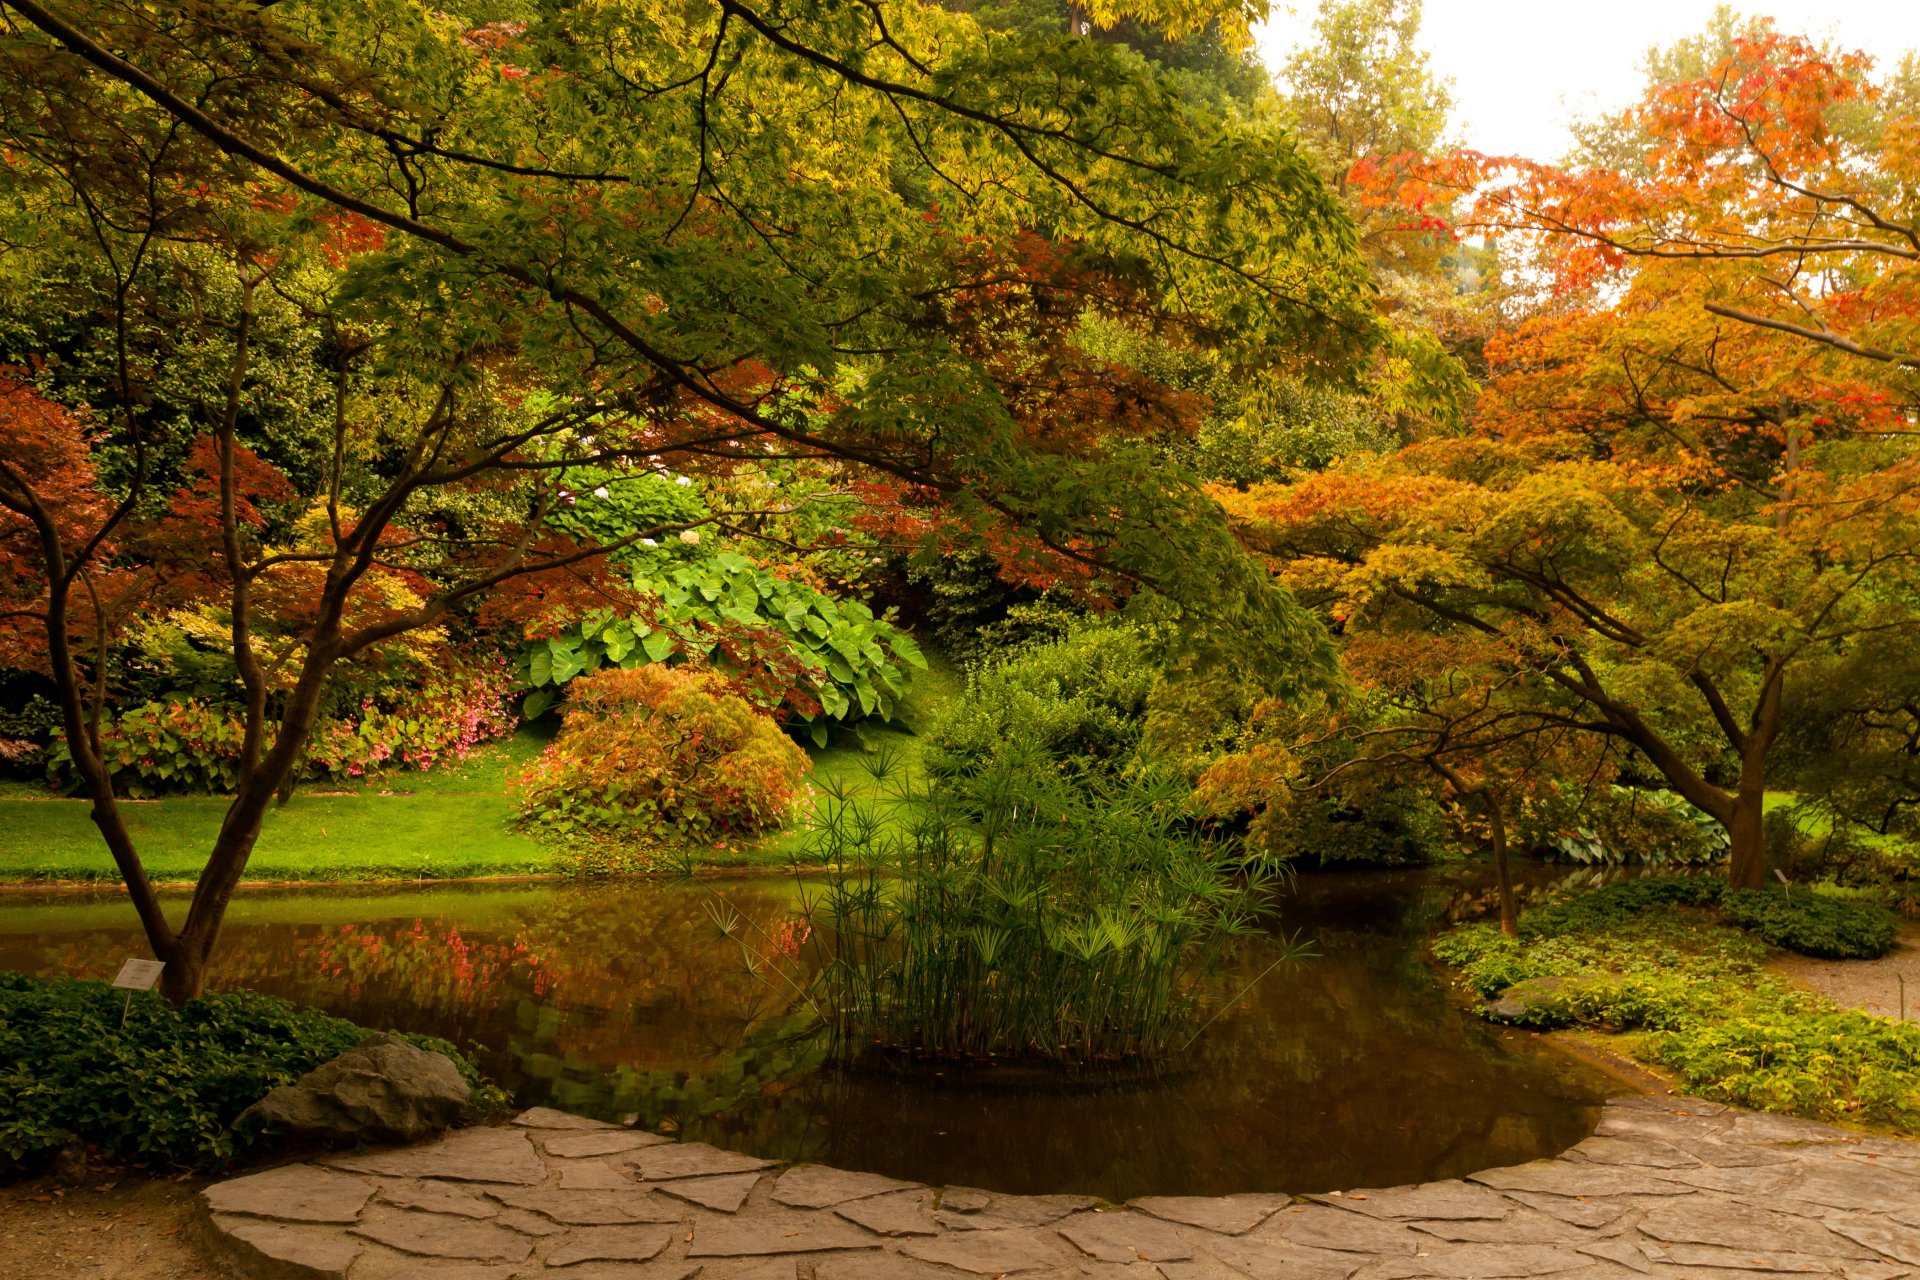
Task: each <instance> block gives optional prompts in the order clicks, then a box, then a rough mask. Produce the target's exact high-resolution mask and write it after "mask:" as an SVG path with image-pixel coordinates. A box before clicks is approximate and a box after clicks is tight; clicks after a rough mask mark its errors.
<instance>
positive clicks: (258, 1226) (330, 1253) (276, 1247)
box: [213, 1214, 361, 1280]
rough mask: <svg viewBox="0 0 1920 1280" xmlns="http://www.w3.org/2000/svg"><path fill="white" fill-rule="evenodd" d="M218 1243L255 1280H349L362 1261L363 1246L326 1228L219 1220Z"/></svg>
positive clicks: (215, 1228) (221, 1217)
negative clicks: (357, 1261) (350, 1272)
mask: <svg viewBox="0 0 1920 1280" xmlns="http://www.w3.org/2000/svg"><path fill="white" fill-rule="evenodd" d="M213 1232H214V1238H215V1239H216V1240H218V1241H220V1243H221V1244H222V1245H223V1246H224V1247H225V1248H226V1250H227V1252H228V1253H229V1254H230V1255H231V1256H232V1257H233V1258H234V1260H235V1261H236V1262H238V1263H239V1264H240V1266H241V1267H242V1268H244V1270H245V1272H246V1274H248V1275H252V1276H262V1277H272V1278H273V1280H281V1278H282V1277H284V1278H285V1280H345V1277H346V1274H347V1269H348V1268H349V1267H351V1266H352V1265H353V1262H354V1259H356V1258H358V1257H359V1256H360V1251H361V1246H360V1242H359V1241H358V1240H355V1239H353V1237H351V1236H348V1235H346V1234H344V1233H343V1232H340V1231H338V1230H329V1229H327V1228H325V1227H297V1226H287V1225H285V1224H284V1223H279V1222H262V1221H260V1220H259V1219H257V1218H237V1217H229V1216H227V1215H226V1214H215V1215H214V1216H213Z"/></svg>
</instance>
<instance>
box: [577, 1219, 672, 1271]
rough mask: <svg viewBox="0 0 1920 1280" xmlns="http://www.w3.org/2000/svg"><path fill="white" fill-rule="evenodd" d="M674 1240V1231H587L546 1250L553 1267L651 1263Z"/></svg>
mask: <svg viewBox="0 0 1920 1280" xmlns="http://www.w3.org/2000/svg"><path fill="white" fill-rule="evenodd" d="M672 1240H673V1229H672V1228H671V1227H585V1228H582V1229H580V1230H576V1231H569V1232H568V1233H567V1236H566V1239H564V1240H562V1241H560V1242H559V1243H558V1244H556V1245H554V1246H553V1247H552V1248H550V1249H548V1250H547V1253H546V1263H547V1265H548V1266H550V1267H570V1266H572V1265H574V1264H575V1263H577V1262H649V1261H651V1260H653V1259H654V1258H656V1257H658V1256H659V1255H660V1254H661V1253H663V1252H665V1250H666V1247H667V1245H668V1244H670V1243H671V1242H672Z"/></svg>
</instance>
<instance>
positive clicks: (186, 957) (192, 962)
mask: <svg viewBox="0 0 1920 1280" xmlns="http://www.w3.org/2000/svg"><path fill="white" fill-rule="evenodd" d="M194 951H195V948H192V947H174V948H172V954H170V955H168V956H166V957H164V959H165V960H166V963H167V967H166V968H165V969H162V970H161V971H160V994H161V996H163V997H164V998H165V999H166V1001H167V1003H168V1004H171V1005H180V1004H184V1003H185V1002H186V1001H188V1000H194V999H198V998H199V997H200V996H202V995H204V994H206V990H207V964H206V961H205V959H204V958H202V957H201V956H198V955H196V954H193V952H194Z"/></svg>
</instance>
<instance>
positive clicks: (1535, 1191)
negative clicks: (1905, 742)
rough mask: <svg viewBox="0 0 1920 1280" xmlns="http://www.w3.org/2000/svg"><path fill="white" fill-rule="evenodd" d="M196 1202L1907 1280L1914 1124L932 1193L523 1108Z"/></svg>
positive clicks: (1278, 1262)
mask: <svg viewBox="0 0 1920 1280" xmlns="http://www.w3.org/2000/svg"><path fill="white" fill-rule="evenodd" d="M205 1195H206V1203H207V1209H208V1211H209V1215H210V1222H211V1234H212V1237H213V1239H214V1240H215V1242H216V1243H217V1245H218V1246H219V1247H220V1248H222V1249H223V1250H225V1251H226V1252H227V1253H228V1254H229V1256H230V1257H231V1259H232V1260H233V1262H234V1263H235V1264H236V1266H237V1268H238V1269H239V1271H240V1273H241V1274H242V1275H245V1276H249V1277H261V1278H266V1277H275V1278H278V1277H329V1278H334V1280H400V1278H402V1277H405V1278H407V1280H413V1278H414V1277H419V1278H421V1280H519V1278H521V1277H529V1278H530V1277H535V1276H540V1277H547V1278H548V1280H693V1278H694V1277H698V1280H969V1278H974V1280H978V1278H979V1277H992V1276H1017V1277H1020V1278H1021V1280H1423V1278H1425V1277H1434V1278H1436V1280H1438V1278H1444V1280H1481V1278H1487V1280H1500V1278H1508V1277H1513V1278H1519V1277H1534V1276H1554V1277H1562V1278H1564V1280H1608V1278H1610V1277H1620V1278H1621V1280H1635V1278H1636V1277H1674V1276H1687V1277H1712V1278H1716V1280H1748V1278H1750V1277H1768V1276H1784V1275H1794V1276H1807V1275H1817V1276H1838V1277H1843V1278H1844V1280H1892V1278H1893V1277H1897V1276H1913V1277H1916V1280H1920V1143H1914V1142H1903V1141H1899V1140H1896V1139H1891V1138H1876V1137H1867V1136H1862V1135H1860V1134H1854V1133H1847V1132H1844V1131H1842V1130H1838V1129H1833V1128H1829V1127H1827V1126H1825V1125H1819V1124H1812V1123H1809V1122H1806V1121H1800V1120H1789V1119H1783V1118H1781V1117H1778V1116H1768V1115H1759V1114H1755V1113H1752V1112H1744V1111H1736V1110H1732V1109H1729V1108H1726V1107H1722V1106H1719V1105H1717V1104H1714V1103H1708V1102H1697V1101H1688V1100H1685V1099H1673V1098H1628V1099H1621V1100H1617V1101H1614V1102H1611V1103H1609V1104H1607V1108H1606V1111H1605V1114H1604V1116H1603V1118H1602V1120H1601V1122H1600V1126H1599V1128H1598V1129H1597V1130H1596V1132H1595V1134H1594V1136H1593V1137H1591V1138H1589V1139H1587V1140H1586V1141H1585V1142H1583V1143H1581V1144H1580V1145H1579V1146H1577V1147H1574V1148H1573V1149H1572V1150H1570V1151H1568V1152H1566V1153H1565V1154H1563V1155H1561V1156H1558V1157H1556V1158H1554V1159H1552V1160H1537V1161H1535V1162H1533V1163H1531V1164H1523V1165H1516V1166H1513V1167H1511V1168H1505V1169H1489V1170H1487V1171H1485V1172H1483V1173H1477V1174H1474V1175H1472V1176H1470V1177H1467V1178H1463V1179H1456V1180H1453V1181H1449V1182H1430V1183H1425V1184H1422V1185H1420V1186H1410V1187H1392V1188H1387V1189H1384V1190H1371V1191H1347V1192H1344V1193H1334V1194H1329V1195H1316V1196H1306V1197H1290V1196H1285V1195H1235V1196H1220V1197H1208V1196H1153V1197H1147V1198H1144V1199H1139V1200H1134V1201H1132V1202H1130V1203H1128V1204H1125V1205H1103V1204H1098V1203H1096V1202H1095V1201H1093V1200H1092V1199H1090V1198H1088V1197H1085V1196H1071V1195H1053V1196H1012V1195H1000V1194H997V1193H994V1192H991V1191H979V1190H974V1189H971V1188H964V1187H948V1188H945V1189H944V1190H938V1189H935V1188H931V1187H925V1186H920V1185H918V1184H915V1183H909V1182H901V1181H898V1180H896V1179H893V1178H883V1177H880V1176H878V1175H876V1174H870V1173H849V1172H844V1171H842V1170H838V1169H830V1168H826V1167H824V1166H818V1165H801V1166H797V1167H793V1168H786V1169H782V1168H778V1167H776V1166H774V1165H772V1164H770V1163H769V1162H767V1161H764V1160H755V1159H752V1158H750V1157H747V1156H742V1155H737V1154H734V1153H732V1152H728V1151H722V1150H719V1149H717V1148H714V1147H710V1146H705V1145H702V1144H699V1143H678V1142H673V1141H671V1140H669V1139H666V1138H662V1137H659V1136H657V1135H654V1134H650V1133H644V1132H641V1131H638V1130H632V1129H622V1128H616V1127H613V1126H610V1125H604V1124H600V1123H598V1122H596V1121H592V1120H586V1119H582V1118H580V1117H578V1116H570V1115H566V1114H564V1113H562V1112H558V1111H550V1110H545V1109H536V1110H533V1111H529V1112H526V1113H525V1114H523V1115H521V1116H520V1117H519V1118H518V1119H516V1120H515V1121H514V1123H513V1124H511V1125H506V1126H501V1127H496V1128H477V1129H465V1130H461V1131H458V1132H455V1133H452V1134H449V1135H447V1136H446V1137H444V1138H441V1139H439V1140H436V1141H434V1142H431V1143H428V1144H425V1145H421V1146H414V1147H403V1148H396V1149H390V1150H381V1151H371V1152H365V1153H358V1154H352V1155H336V1156H326V1157H322V1158H320V1159H318V1160H316V1161H313V1162H311V1163H307V1164H294V1165H284V1166H281V1167H279V1168H274V1169H269V1170H267V1171H265V1172H263V1173H255V1174H250V1175H248V1176H246V1177H242V1178H235V1179H233V1180H232V1181H229V1182H222V1183H219V1184H216V1185H215V1186H212V1187H210V1188H208V1189H207V1191H206V1193H205Z"/></svg>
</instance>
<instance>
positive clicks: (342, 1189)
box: [200, 1164, 378, 1222]
mask: <svg viewBox="0 0 1920 1280" xmlns="http://www.w3.org/2000/svg"><path fill="white" fill-rule="evenodd" d="M377 1189H378V1184H377V1183H375V1182H373V1181H372V1180H371V1179H368V1178H361V1177H356V1176H354V1175H353V1174H350V1173H340V1172H337V1171H335V1170H332V1169H322V1168H319V1167H318V1166H315V1165H310V1164H289V1165H282V1166H281V1167H280V1168H278V1169H268V1170H266V1171H265V1172H263V1173H251V1174H248V1175H247V1176H246V1177H244V1178H233V1179H230V1180H228V1181H226V1182H216V1183H214V1184H213V1185H212V1186H210V1187H208V1188H207V1189H206V1190H205V1191H203V1192H201V1193H200V1194H201V1198H202V1199H203V1200H205V1201H206V1205H207V1208H208V1210H210V1211H211V1212H213V1213H240V1214H247V1215H249V1216H251V1217H255V1218H277V1219H280V1220H282V1221H285V1222H353V1221H355V1220H357V1219H358V1218H359V1217H360V1211H361V1210H362V1209H364V1208H366V1207H367V1201H369V1200H371V1199H373V1193H374V1192H375V1191H376V1190H377Z"/></svg>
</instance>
